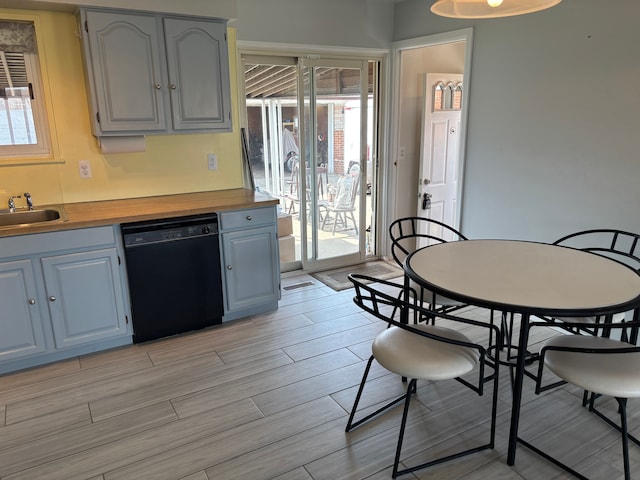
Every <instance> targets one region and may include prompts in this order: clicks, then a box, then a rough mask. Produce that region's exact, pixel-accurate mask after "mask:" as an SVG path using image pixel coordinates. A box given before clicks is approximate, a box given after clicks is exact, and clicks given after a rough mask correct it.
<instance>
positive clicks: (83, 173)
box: [78, 160, 91, 178]
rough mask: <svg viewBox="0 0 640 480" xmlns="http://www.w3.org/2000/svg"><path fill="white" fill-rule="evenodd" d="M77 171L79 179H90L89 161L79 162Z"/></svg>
mask: <svg viewBox="0 0 640 480" xmlns="http://www.w3.org/2000/svg"><path fill="white" fill-rule="evenodd" d="M78 170H79V172H80V178H91V163H90V162H89V160H79V161H78Z"/></svg>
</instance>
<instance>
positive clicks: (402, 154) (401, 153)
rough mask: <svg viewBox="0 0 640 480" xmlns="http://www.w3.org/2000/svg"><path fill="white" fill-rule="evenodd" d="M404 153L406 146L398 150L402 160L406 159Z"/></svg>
mask: <svg viewBox="0 0 640 480" xmlns="http://www.w3.org/2000/svg"><path fill="white" fill-rule="evenodd" d="M404 155H405V150H404V147H400V149H399V152H398V157H399V159H400V160H404Z"/></svg>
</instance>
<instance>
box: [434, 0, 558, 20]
mask: <svg viewBox="0 0 640 480" xmlns="http://www.w3.org/2000/svg"><path fill="white" fill-rule="evenodd" d="M560 1H561V0H437V1H436V2H435V3H434V4H433V5H432V6H431V11H432V12H433V13H435V14H436V15H440V16H442V17H449V18H498V17H511V16H513V15H523V14H525V13H533V12H538V11H540V10H545V9H547V8H551V7H553V6H555V5H557V4H559V3H560Z"/></svg>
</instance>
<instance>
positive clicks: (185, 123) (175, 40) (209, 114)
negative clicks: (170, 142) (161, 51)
mask: <svg viewBox="0 0 640 480" xmlns="http://www.w3.org/2000/svg"><path fill="white" fill-rule="evenodd" d="M226 33H227V26H226V24H225V23H222V22H212V21H205V20H203V21H199V20H192V19H179V18H165V19H164V34H165V42H166V51H167V66H168V71H169V88H170V92H171V109H172V115H173V128H174V129H175V130H190V129H191V130H193V129H207V130H222V131H230V130H231V98H230V92H229V53H228V50H227V39H226Z"/></svg>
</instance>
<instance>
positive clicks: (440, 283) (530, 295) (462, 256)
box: [404, 240, 640, 465]
mask: <svg viewBox="0 0 640 480" xmlns="http://www.w3.org/2000/svg"><path fill="white" fill-rule="evenodd" d="M404 270H405V272H406V275H405V284H407V285H408V284H409V279H411V280H413V281H415V282H416V283H418V284H419V285H421V286H423V287H425V288H427V289H429V290H431V291H433V292H435V293H436V294H440V295H444V296H446V297H449V298H452V299H454V300H458V301H461V302H464V303H465V304H469V305H476V306H480V307H485V308H488V309H493V310H497V311H501V312H506V313H516V314H519V317H520V335H519V341H518V345H517V358H516V367H515V382H514V386H513V403H512V407H511V425H510V431H509V447H508V455H507V463H508V464H509V465H513V464H514V463H515V455H516V445H517V441H518V420H519V416H520V401H521V397H522V385H523V380H524V369H525V361H526V354H527V348H526V347H527V342H528V338H529V319H530V317H531V316H532V315H543V316H553V317H586V316H597V315H608V314H613V313H618V312H626V311H629V310H633V309H635V308H638V307H640V276H639V275H638V274H637V273H636V272H635V271H634V270H633V269H631V268H629V267H627V266H626V265H623V264H621V263H619V262H616V261H613V260H611V259H608V258H605V257H603V256H600V255H596V254H593V253H588V252H584V251H582V250H576V249H572V248H568V247H561V246H557V245H548V244H544V243H536V242H526V241H517V240H467V241H464V242H448V243H441V244H437V245H432V246H429V247H424V248H421V249H419V250H416V251H415V252H413V253H412V254H410V255H409V256H408V257H407V258H406V260H405V262H404Z"/></svg>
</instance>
